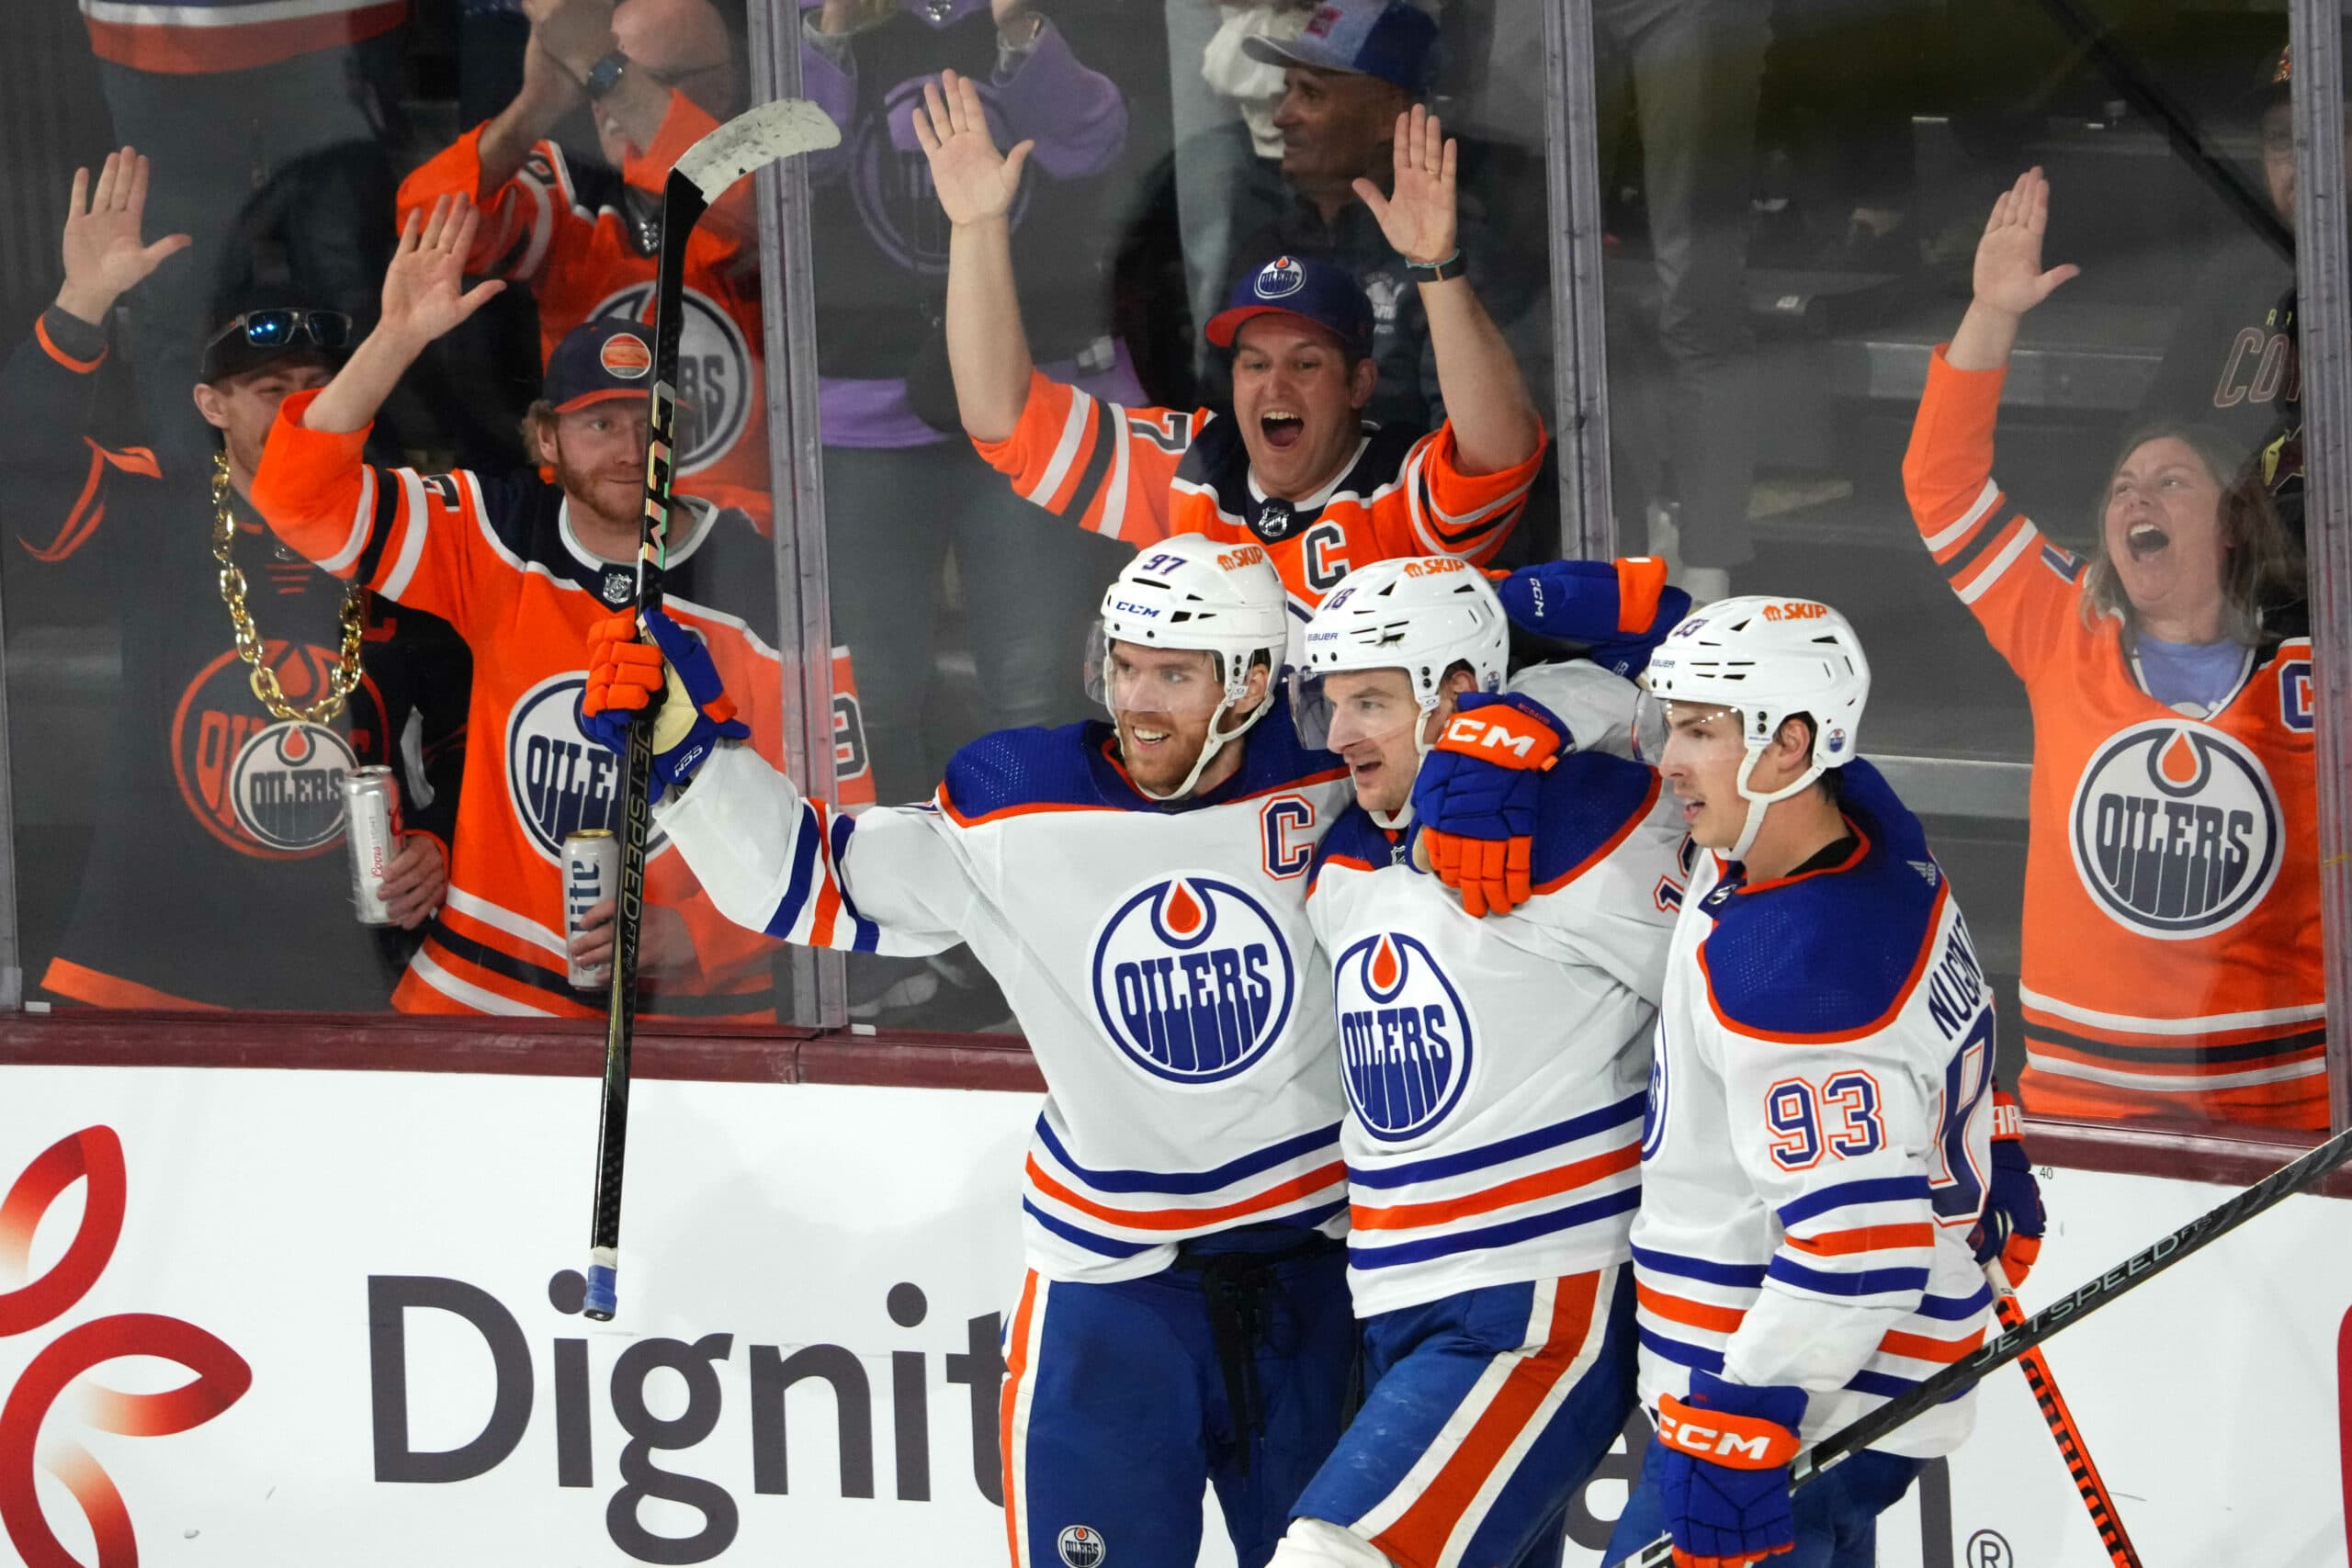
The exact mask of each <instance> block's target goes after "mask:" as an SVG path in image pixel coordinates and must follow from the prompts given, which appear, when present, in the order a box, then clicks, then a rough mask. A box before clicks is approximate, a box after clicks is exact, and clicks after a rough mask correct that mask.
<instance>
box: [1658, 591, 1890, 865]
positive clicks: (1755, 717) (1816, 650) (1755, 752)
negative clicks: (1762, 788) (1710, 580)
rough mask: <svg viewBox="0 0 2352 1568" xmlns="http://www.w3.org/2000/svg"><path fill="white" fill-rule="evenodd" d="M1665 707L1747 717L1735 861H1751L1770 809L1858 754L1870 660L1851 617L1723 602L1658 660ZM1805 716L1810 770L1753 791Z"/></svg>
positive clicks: (1785, 602) (1681, 631)
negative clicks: (1764, 760)
mask: <svg viewBox="0 0 2352 1568" xmlns="http://www.w3.org/2000/svg"><path fill="white" fill-rule="evenodd" d="M1645 682H1646V684H1647V685H1648V687H1649V690H1650V692H1651V694H1653V695H1654V696H1655V697H1656V698H1657V700H1658V701H1660V702H1667V703H1698V704H1703V705H1708V706H1711V707H1721V708H1730V709H1734V710H1736V712H1737V713H1738V714H1739V716H1740V737H1741V739H1742V740H1743V741H1744V742H1745V743H1746V745H1747V756H1746V757H1745V758H1744V759H1742V761H1741V762H1740V765H1739V793H1740V796H1741V798H1743V799H1745V800H1746V801H1747V826H1746V828H1745V829H1742V830H1741V833H1740V836H1739V841H1738V842H1737V843H1736V844H1735V845H1733V846H1732V851H1731V858H1732V859H1734V860H1738V859H1740V858H1741V857H1743V856H1745V855H1746V854H1747V852H1748V849H1749V848H1750V847H1751V846H1752V845H1753V844H1754V843H1755V841H1756V834H1757V832H1758V829H1761V828H1762V827H1763V825H1764V808H1765V807H1768V806H1770V805H1771V804H1772V803H1773V802H1774V801H1776V800H1785V799H1787V798H1788V797H1789V796H1791V795H1794V794H1796V793H1797V792H1798V791H1799V790H1802V789H1804V787H1805V786H1806V785H1808V784H1812V783H1813V782H1814V781H1815V779H1817V778H1819V777H1820V776H1821V775H1822V773H1824V772H1825V771H1826V770H1828V769H1830V768H1842V767H1844V766H1845V765H1846V764H1847V763H1848V762H1850V761H1853V760H1854V758H1855V756H1856V755H1857V754H1858V750H1859V746H1860V733H1861V727H1862V707H1863V705H1864V704H1866V703H1867V702H1869V701H1870V694H1871V666H1870V660H1867V659H1865V658H1863V657H1862V644H1861V639H1860V638H1859V637H1856V636H1855V635H1854V628H1853V626H1852V625H1851V624H1850V623H1849V622H1848V621H1847V619H1846V617H1845V616H1843V615H1839V614H1838V612H1837V611H1835V610H1833V609H1831V608H1830V607H1829V606H1828V605H1826V604H1822V603H1820V602H1819V601H1817V600H1813V599H1768V598H1760V597H1757V598H1743V599H1724V600H1719V601H1718V602H1716V603H1715V604H1709V605H1707V606H1706V607H1705V608H1704V609H1701V610H1696V611H1693V612H1692V613H1691V615H1690V616H1689V617H1688V618H1687V619H1685V620H1684V621H1683V622H1682V624H1681V625H1680V626H1676V627H1675V628H1674V630H1673V631H1672V632H1671V633H1669V634H1668V637H1667V639H1666V641H1665V642H1663V643H1661V644H1660V645H1659V646H1658V649H1657V652H1656V653H1653V654H1652V655H1651V656H1650V663H1649V670H1648V671H1647V673H1646V675H1645ZM1798 714H1804V715H1805V716H1807V717H1809V718H1810V719H1811V720H1812V721H1813V757H1812V765H1811V766H1809V767H1807V768H1806V769H1805V771H1804V773H1801V774H1799V775H1798V776H1797V777H1796V778H1795V779H1793V780H1792V781H1790V782H1789V783H1788V784H1785V785H1783V786H1781V788H1779V789H1777V790H1774V791H1772V792H1771V793H1770V794H1769V795H1768V794H1761V793H1758V791H1756V790H1753V789H1751V788H1749V787H1748V778H1749V776H1750V775H1751V774H1752V773H1754V772H1755V769H1756V760H1757V759H1758V757H1760V756H1762V755H1763V753H1764V748H1765V747H1766V746H1768V745H1770V743H1771V739H1772V737H1773V736H1775V735H1777V734H1779V733H1780V730H1781V725H1782V724H1783V723H1785V722H1786V721H1787V720H1789V719H1790V718H1792V717H1793V716H1796V715H1798Z"/></svg>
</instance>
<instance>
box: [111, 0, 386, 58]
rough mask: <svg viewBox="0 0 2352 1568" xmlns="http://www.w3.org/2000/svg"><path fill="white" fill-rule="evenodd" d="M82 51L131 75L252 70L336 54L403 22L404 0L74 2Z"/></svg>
mask: <svg viewBox="0 0 2352 1568" xmlns="http://www.w3.org/2000/svg"><path fill="white" fill-rule="evenodd" d="M80 3H81V7H82V20H83V22H84V23H85V25H87V27H88V28H89V29H90V52H91V53H92V54H95V55H96V56H97V57H98V58H99V59H100V60H104V61H108V62H112V63H114V64H116V65H127V66H129V67H130V69H131V70H133V71H153V72H156V73H163V74H168V75H175V76H194V75H206V74H209V73H214V72H221V71H252V70H256V69H258V68H260V67H261V66H264V65H275V64H277V62H279V61H281V60H291V59H293V58H294V57H295V56H296V55H298V54H311V53H314V52H316V51H320V50H324V49H341V48H343V47H345V46H346V45H348V44H355V43H357V42H359V41H360V40H361V39H371V38H374V37H376V36H377V35H378V34H379V33H388V32H390V31H391V30H392V29H393V28H397V27H399V26H400V25H401V23H402V22H404V21H406V20H408V0H179V3H178V4H176V5H167V6H136V5H119V4H115V3H112V0H80Z"/></svg>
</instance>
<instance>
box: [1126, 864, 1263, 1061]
mask: <svg viewBox="0 0 2352 1568" xmlns="http://www.w3.org/2000/svg"><path fill="white" fill-rule="evenodd" d="M1295 985H1296V978H1295V975H1294V973H1293V967H1292V964H1291V956H1290V949H1289V947H1288V946H1287V945H1285V944H1284V942H1283V935H1282V929H1281V928H1280V927H1279V926H1277V925H1275V923H1274V921H1273V919H1272V916H1270V915H1268V914H1267V913H1266V911H1265V908H1263V907H1262V906H1261V905H1260V904H1259V902H1258V901H1257V900H1256V899H1254V898H1252V897H1250V895H1249V894H1247V893H1244V892H1243V891H1242V890H1241V889H1240V888H1238V887H1236V886H1233V885H1232V884H1231V883H1229V882H1220V881H1217V880H1216V879H1215V878H1213V877H1206V876H1193V875H1189V874H1187V875H1179V876H1171V877H1166V878H1162V879H1159V880H1156V881H1153V882H1149V883H1147V884H1145V885H1144V886H1142V887H1140V888H1137V889H1136V891H1135V892H1134V893H1132V894H1130V895H1129V896H1128V897H1126V898H1125V900H1124V901H1122V902H1121V903H1120V905H1119V907H1118V908H1117V909H1116V910H1115V911H1114V912H1113V914H1112V916H1111V918H1110V919H1108V920H1106V921H1104V922H1103V931H1102V934H1101V935H1099V936H1097V937H1096V938H1095V939H1094V1012H1095V1016H1096V1018H1097V1019H1098V1020H1099V1021H1101V1023H1102V1025H1103V1032H1104V1033H1106V1034H1108V1035H1109V1036H1110V1037H1111V1039H1112V1041H1113V1042H1114V1043H1116V1044H1117V1045H1118V1046H1119V1048H1120V1049H1121V1050H1123V1051H1125V1053H1126V1054H1127V1055H1128V1057H1129V1058H1130V1059H1131V1060H1132V1061H1134V1062H1135V1064H1136V1066H1140V1067H1141V1068H1143V1069H1144V1071H1146V1072H1148V1073H1150V1074H1152V1075H1153V1076H1155V1077H1161V1078H1166V1079H1167V1080H1169V1081H1170V1082H1171V1083H1180V1084H1204V1083H1215V1082H1216V1081H1218V1080H1219V1079H1221V1078H1228V1077H1232V1076H1233V1075H1234V1074H1236V1073H1238V1072H1241V1071H1242V1070H1244V1069H1245V1068H1247V1067H1249V1066H1252V1065H1253V1064H1255V1063H1256V1062H1257V1061H1258V1060H1259V1058H1260V1057H1261V1056H1263V1055H1265V1053H1266V1048H1267V1047H1268V1046H1270V1045H1272V1043H1274V1039H1275V1037H1276V1036H1277V1035H1279V1034H1281V1032H1282V1030H1283V1024H1284V1023H1285V1022H1287V1021H1288V1020H1289V1018H1290V1010H1291V1003H1292V1000H1293V998H1294V990H1295Z"/></svg>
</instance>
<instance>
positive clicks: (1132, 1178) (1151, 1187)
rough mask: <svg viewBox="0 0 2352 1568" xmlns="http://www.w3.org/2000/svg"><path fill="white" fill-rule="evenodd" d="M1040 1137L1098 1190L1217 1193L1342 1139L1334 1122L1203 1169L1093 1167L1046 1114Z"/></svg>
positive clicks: (1072, 1171)
mask: <svg viewBox="0 0 2352 1568" xmlns="http://www.w3.org/2000/svg"><path fill="white" fill-rule="evenodd" d="M1037 1136H1038V1138H1039V1140H1040V1141H1042V1142H1043V1143H1044V1144H1045V1145H1046V1153H1048V1154H1050V1155H1052V1156H1054V1158H1055V1159H1056V1160H1057V1161H1059V1162H1060V1163H1061V1166H1062V1168H1063V1169H1065V1170H1068V1171H1069V1173H1070V1174H1071V1175H1073V1176H1075V1177H1077V1178H1078V1179H1080V1181H1083V1182H1085V1183H1086V1185H1088V1186H1089V1187H1091V1188H1092V1189H1094V1190H1096V1191H1097V1192H1169V1193H1182V1194H1191V1195H1198V1194H1200V1193H1203V1192H1214V1191H1216V1190H1217V1189H1219V1188H1220V1187H1230V1186H1232V1185H1233V1184H1234V1183H1235V1182H1237V1181H1240V1180H1242V1179H1246V1178H1248V1177H1252V1176H1257V1175H1259V1174H1261V1172H1264V1171H1269V1170H1272V1169H1273V1168H1274V1167H1276V1166H1278V1165H1286V1164H1288V1163H1289V1162H1290V1161H1292V1160H1295V1159H1297V1158H1299V1157H1300V1156H1304V1155H1311V1154H1314V1153H1316V1152H1317V1151H1318V1150H1321V1149H1325V1148H1336V1147H1337V1146H1338V1145H1339V1142H1340V1124H1339V1123H1338V1122H1332V1123H1331V1124H1330V1125H1329V1127H1324V1128H1319V1129H1317V1131H1315V1132H1312V1133H1301V1134H1299V1135H1298V1136H1297V1137H1295V1138H1285V1139H1283V1141H1282V1142H1281V1143H1279V1144H1276V1145H1272V1147H1270V1148H1263V1149H1260V1150H1259V1151H1258V1152H1257V1153H1255V1154H1248V1155H1243V1156H1241V1157H1240V1158H1239V1159H1232V1160H1227V1161H1226V1162H1225V1164H1223V1165H1221V1166H1218V1167H1217V1168H1216V1169H1215V1170H1201V1171H1161V1170H1089V1169H1088V1168H1086V1167H1084V1166H1082V1165H1080V1164H1079V1163H1078V1162H1077V1161H1076V1160H1074V1159H1072V1158H1070V1157H1069V1150H1068V1149H1066V1148H1064V1147H1062V1141H1061V1140H1060V1139H1059V1138H1057V1137H1055V1136H1054V1130H1053V1129H1052V1128H1051V1127H1049V1126H1047V1125H1046V1119H1045V1118H1044V1117H1043V1116H1040V1117H1038V1118H1037Z"/></svg>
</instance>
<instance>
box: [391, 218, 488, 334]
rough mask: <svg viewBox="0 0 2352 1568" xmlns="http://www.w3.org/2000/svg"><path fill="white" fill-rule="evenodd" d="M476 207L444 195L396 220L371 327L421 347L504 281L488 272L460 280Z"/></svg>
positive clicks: (471, 239)
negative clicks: (486, 276)
mask: <svg viewBox="0 0 2352 1568" xmlns="http://www.w3.org/2000/svg"><path fill="white" fill-rule="evenodd" d="M480 226H481V209H480V208H478V207H476V206H475V205H474V204H473V203H472V202H471V201H469V200H468V199H467V198H466V197H463V196H457V195H450V196H444V197H441V199H440V200H438V201H436V202H435V203H434V204H433V211H432V213H431V215H430V216H427V215H426V214H424V213H423V212H411V213H410V214H409V215H408V221H407V222H406V223H404V224H402V225H401V243H400V248H399V250H397V251H395V252H394V253H393V254H392V265H390V267H388V268H387V269H386V270H385V273H384V314H383V318H382V320H381V321H379V323H378V325H377V328H376V330H377V331H378V332H379V333H386V334H388V335H390V336H391V337H394V338H397V339H399V340H400V341H401V342H403V343H405V344H408V345H410V346H411V347H412V348H422V347H423V346H424V344H428V343H431V342H432V341H433V340H434V339H435V338H437V337H439V336H440V335H441V334H442V333H446V332H447V331H448V330H449V329H450V328H452V327H454V326H456V325H457V324H458V322H460V321H464V320H465V319H466V318H467V317H469V316H470V315H472V314H473V313H474V312H475V311H476V310H481V308H482V307H483V306H484V305H486V304H488V303H489V302H490V300H491V299H492V298H494V297H495V296H496V295H497V294H498V293H499V291H500V290H502V289H503V288H505V287H506V285H505V284H503V283H502V282H500V281H499V280H497V279H495V278H492V279H491V280H490V281H489V282H487V283H477V284H475V285H474V286H473V287H472V288H466V286H465V281H466V257H467V255H468V254H469V253H470V252H471V251H472V249H473V243H474V231H475V230H476V229H477V228H479V227H480Z"/></svg>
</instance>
